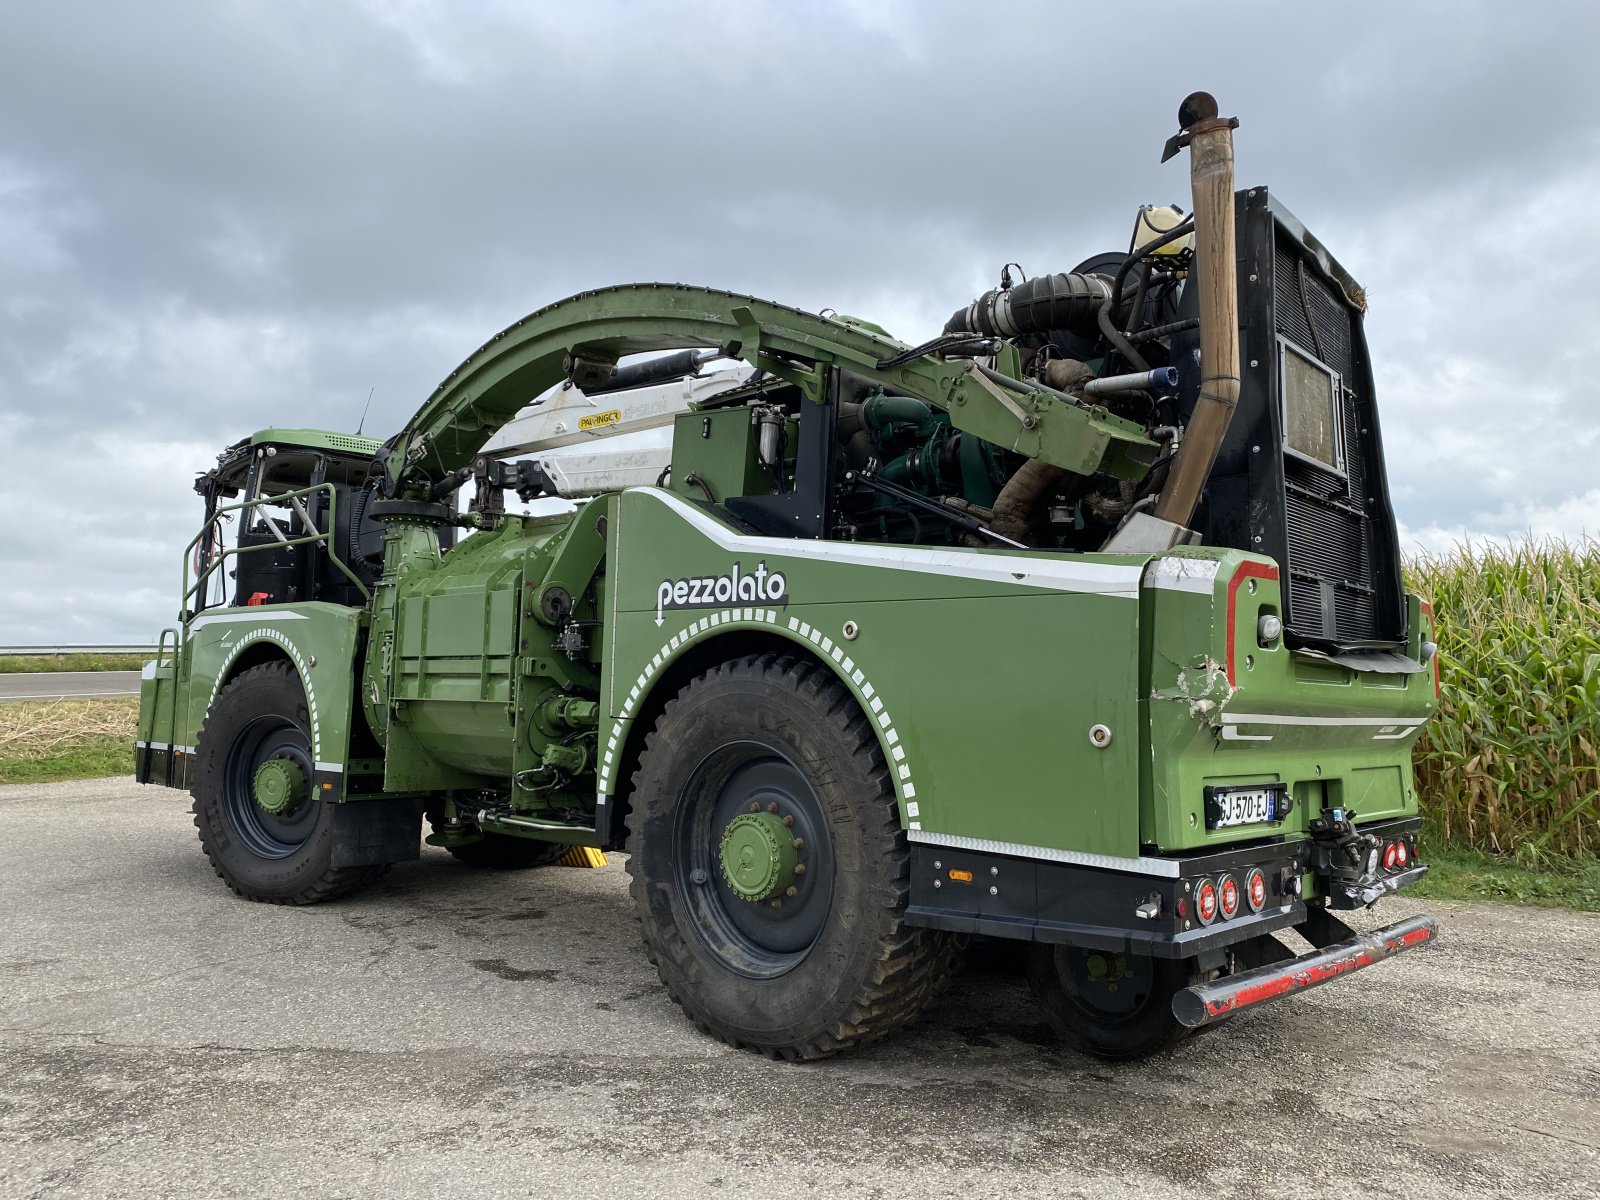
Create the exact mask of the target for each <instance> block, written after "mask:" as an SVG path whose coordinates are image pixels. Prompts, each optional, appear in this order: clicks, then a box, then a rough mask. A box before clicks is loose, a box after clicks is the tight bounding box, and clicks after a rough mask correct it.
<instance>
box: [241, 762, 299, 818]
mask: <svg viewBox="0 0 1600 1200" xmlns="http://www.w3.org/2000/svg"><path fill="white" fill-rule="evenodd" d="M252 786H253V791H254V793H255V801H256V803H257V804H259V805H260V806H261V807H262V809H264V810H265V811H267V812H269V813H271V814H272V815H273V816H275V817H281V816H282V815H283V814H284V813H287V812H290V811H292V810H293V809H295V808H297V807H298V806H299V805H300V802H301V801H303V800H304V799H305V798H306V776H305V772H304V771H302V770H301V769H300V767H299V766H298V765H297V764H296V763H294V762H291V761H290V760H289V759H287V758H269V759H267V761H266V762H264V763H262V764H261V765H260V766H259V767H257V768H256V775H255V781H254V784H253V785H252Z"/></svg>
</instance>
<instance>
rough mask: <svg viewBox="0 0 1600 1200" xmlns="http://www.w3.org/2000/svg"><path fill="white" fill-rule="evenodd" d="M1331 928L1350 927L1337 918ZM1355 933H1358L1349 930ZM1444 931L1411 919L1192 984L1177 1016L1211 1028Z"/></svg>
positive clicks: (1178, 1001) (1175, 1006)
mask: <svg viewBox="0 0 1600 1200" xmlns="http://www.w3.org/2000/svg"><path fill="white" fill-rule="evenodd" d="M1328 923H1329V924H1330V925H1337V926H1338V927H1339V928H1341V929H1344V928H1345V927H1344V926H1343V925H1342V924H1340V923H1339V922H1336V921H1333V920H1332V919H1331V918H1330V920H1329V922H1328ZM1345 931H1346V932H1349V933H1354V931H1353V930H1348V929H1346V930H1345ZM1437 933H1438V927H1437V926H1436V925H1435V924H1434V920H1433V918H1432V917H1410V918H1408V919H1407V920H1404V921H1400V922H1397V923H1396V924H1394V925H1389V926H1387V927H1385V928H1383V929H1377V930H1374V931H1373V932H1371V933H1367V934H1356V935H1355V936H1353V937H1351V938H1350V940H1348V941H1343V942H1339V943H1338V944H1336V945H1331V946H1324V947H1323V948H1322V949H1320V950H1313V951H1312V952H1311V953H1310V954H1302V955H1301V956H1300V957H1299V958H1296V959H1292V960H1290V961H1289V962H1281V963H1271V964H1269V965H1267V966H1264V967H1257V968H1256V969H1255V970H1253V971H1241V972H1240V973H1239V974H1237V975H1227V976H1224V977H1223V978H1221V979H1215V980H1212V981H1210V982H1209V983H1196V984H1191V985H1190V986H1189V987H1186V988H1184V989H1183V990H1182V991H1180V992H1179V993H1178V994H1177V995H1175V996H1174V997H1173V998H1172V1014H1173V1016H1175V1017H1177V1018H1178V1021H1179V1022H1180V1023H1181V1024H1183V1025H1187V1026H1188V1027H1189V1028H1191V1029H1198V1028H1200V1027H1201V1026H1202V1025H1209V1024H1211V1023H1212V1022H1213V1021H1220V1020H1222V1018H1224V1017H1227V1016H1231V1015H1232V1014H1234V1013H1236V1012H1239V1011H1240V1010H1241V1009H1245V1008H1250V1007H1252V1006H1254V1005H1257V1004H1264V1003H1266V1002H1267V1001H1268V1000H1277V999H1279V998H1281V997H1283V996H1292V995H1294V994H1295V993H1296V992H1303V991H1306V990H1307V989H1308V988H1314V987H1317V986H1318V985H1319V984H1324V983H1329V982H1331V981H1332V980H1335V979H1338V978H1340V977H1341V976H1344V975H1348V974H1350V973H1351V972H1352V971H1359V970H1361V969H1362V968H1363V967H1370V966H1372V965H1373V964H1374V963H1380V962H1382V961H1383V960H1384V959H1386V958H1393V957H1394V956H1395V955H1396V954H1399V953H1400V952H1401V951H1403V950H1410V949H1412V948H1413V947H1416V946H1423V945H1426V944H1427V943H1429V942H1431V941H1433V939H1434V936H1435V934H1437Z"/></svg>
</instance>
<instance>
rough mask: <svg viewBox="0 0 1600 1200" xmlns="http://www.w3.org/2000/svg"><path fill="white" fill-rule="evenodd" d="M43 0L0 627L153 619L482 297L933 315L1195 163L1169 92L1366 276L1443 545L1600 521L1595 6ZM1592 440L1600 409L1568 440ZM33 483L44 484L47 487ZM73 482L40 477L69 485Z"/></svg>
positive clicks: (9, 165) (1105, 228)
mask: <svg viewBox="0 0 1600 1200" xmlns="http://www.w3.org/2000/svg"><path fill="white" fill-rule="evenodd" d="M1199 14H1200V10H1198V9H1196V8H1195V7H1194V6H1183V5H1172V6H1162V5H1153V6H1152V5H1146V6H1140V7H1139V9H1138V12H1137V14H1135V13H1134V12H1133V11H1132V10H1130V9H1125V8H1122V7H1120V6H1101V5H1094V6H1090V5H1068V4H1057V3H1038V4H1020V3H1016V4H994V5H989V6H986V7H984V9H983V10H982V13H981V15H975V10H974V9H973V8H972V7H971V6H970V5H954V4H928V3H918V4H910V3H905V4H868V3H864V2H863V3H858V4H844V3H839V4H824V3H757V2H754V0H741V2H737V3H736V2H731V0H730V2H727V3H706V4H701V5H665V4H661V5H656V4H639V3H600V2H589V3H584V4H573V5H565V6H557V5H528V4H511V3H504V4H499V3H482V4H444V3H438V4H429V3H425V2H418V3H410V4H400V5H386V4H379V3H376V2H375V0H374V2H373V3H370V4H358V3H345V4H339V3H332V2H318V3H309V2H308V3H271V4H268V3H262V4H243V3H214V4H205V5H194V4H182V5H177V4H173V5H161V4H148V3H147V4H141V5H123V4H114V3H107V4H100V5H92V4H79V5H72V4H59V5H48V6H46V5H29V6H18V7H15V8H13V9H12V10H11V11H9V12H8V14H7V17H6V23H5V35H4V37H3V39H0V271H3V272H4V275H5V279H4V286H3V288H0V435H3V436H4V438H5V441H4V443H3V444H4V445H5V446H6V460H7V461H6V471H5V472H4V476H3V479H0V522H4V526H3V527H4V528H7V529H10V530H17V531H20V530H23V529H24V528H26V529H27V531H28V532H27V533H26V535H24V534H23V533H22V532H17V533H15V534H13V535H12V536H9V537H8V538H7V540H6V543H5V552H4V561H5V563H6V565H7V567H8V568H9V570H8V576H9V577H10V578H11V579H12V580H17V579H27V580H29V581H31V585H32V586H31V587H27V588H24V589H22V592H21V593H18V592H17V591H16V590H15V589H13V590H12V592H11V594H10V595H8V596H7V599H6V600H4V601H0V641H26V640H35V639H38V640H53V639H68V638H74V637H79V638H83V639H100V638H111V637H115V638H128V639H141V638H144V637H146V636H148V634H149V631H150V629H151V628H152V627H154V626H156V625H158V624H160V623H161V621H162V618H163V617H167V616H169V615H170V610H171V608H172V607H173V603H174V600H173V597H172V595H171V594H169V589H170V592H175V590H176V589H175V585H174V584H173V583H172V582H171V578H172V577H174V576H175V575H176V569H177V568H176V561H177V552H178V550H179V549H180V548H181V546H182V545H183V543H184V542H185V541H187V539H188V537H189V536H190V535H191V534H192V532H193V531H192V528H190V525H191V523H192V521H193V520H194V515H195V508H194V502H193V497H192V496H191V495H189V494H188V492H187V487H188V480H189V477H190V475H191V473H192V472H193V471H194V470H197V469H200V468H202V467H203V466H205V465H206V462H207V460H208V458H209V456H210V455H211V454H213V453H215V450H216V448H218V447H220V445H221V444H223V443H224V442H226V441H229V440H232V439H233V438H236V437H238V436H240V435H241V434H243V433H245V432H247V431H248V430H250V429H252V428H256V427H259V426H261V425H265V424H268V423H283V424H313V425H331V426H335V427H350V426H353V424H354V422H355V420H356V417H357V414H358V413H359V411H360V407H361V403H362V401H363V400H364V398H365V396H366V395H367V392H368V390H369V389H372V390H373V391H374V393H375V399H374V402H373V409H372V415H371V417H369V419H368V428H369V430H376V431H378V432H380V433H387V432H389V431H391V430H392V429H393V428H394V427H395V426H397V425H398V424H399V423H400V422H401V421H403V420H404V419H405V417H406V416H407V415H408V414H409V413H410V411H411V410H412V409H413V408H414V407H415V405H416V404H417V403H419V402H420V401H421V399H422V398H424V397H425V396H426V394H427V393H428V391H429V390H430V389H431V388H432V386H433V384H434V383H435V382H436V381H437V380H438V379H439V378H440V377H442V376H443V375H444V374H445V373H447V372H448V371H449V369H450V368H451V367H452V366H453V365H454V364H455V362H457V361H458V360H459V359H460V358H461V357H463V356H464V355H465V354H466V353H467V352H469V351H470V350H471V349H472V348H473V347H474V346H476V345H478V344H479V343H481V342H482V341H483V340H484V339H485V338H486V337H487V336H488V335H489V334H490V333H492V332H493V331H494V330H495V329H497V328H499V327H501V326H503V325H504V324H506V323H507V322H509V321H511V320H513V319H515V318H516V317H518V316H520V315H521V314H522V313H523V312H526V311H528V310H530V309H532V308H535V307H538V306H540V305H542V304H544V303H547V302H548V301H550V300H552V299H554V298H557V297H559V296H562V295H565V294H568V293H570V292H573V291H576V290H579V289H582V288H587V287H593V286H596V285H601V284H606V283H612V282H618V281H624V280H632V279H672V280H687V281H694V282H705V283H711V284H714V285H718V286H725V287H731V288H735V289H739V290H748V291H753V292H756V293H758V294H765V295H771V296H773V297H775V298H777V299H781V300H785V301H787V302H789V303H794V304H797V305H799V306H802V307H807V308H819V307H821V306H823V305H832V306H835V307H837V308H839V309H842V310H844V311H851V312H859V313H861V314H862V315H866V316H871V317H874V318H875V319H879V320H882V321H883V322H884V323H886V324H888V325H889V326H890V327H891V328H892V329H893V330H895V331H896V332H897V333H899V334H900V335H901V336H904V337H908V338H914V337H918V336H921V335H923V334H926V333H927V332H929V331H930V330H931V329H932V328H936V327H937V325H938V324H939V322H941V321H942V319H943V317H944V316H945V315H946V314H948V312H949V311H950V310H951V309H952V308H954V307H955V306H956V305H957V304H958V303H960V302H962V301H964V300H966V299H969V298H970V297H971V295H972V294H973V293H975V292H976V291H978V290H981V289H982V288H984V287H987V286H989V285H990V284H991V283H992V281H993V279H994V277H995V273H996V270H997V268H998V266H999V264H1000V263H1001V262H1003V261H1006V260H1011V259H1015V260H1018V261H1021V262H1022V263H1023V264H1024V265H1025V266H1027V267H1028V268H1029V269H1031V270H1034V271H1046V270H1060V269H1066V268H1068V267H1070V266H1072V265H1073V264H1074V263H1076V262H1077V261H1079V260H1080V259H1082V258H1084V257H1087V256H1088V255H1089V254H1091V253H1094V252H1096V251H1099V250H1102V249H1107V248H1111V247H1113V246H1115V245H1117V244H1118V243H1120V242H1123V241H1124V239H1125V238H1126V236H1127V228H1128V225H1129V222H1130V219H1131V211H1132V208H1133V207H1134V206H1135V205H1136V204H1138V203H1141V202H1146V201H1151V200H1160V201H1167V200H1177V201H1179V202H1186V201H1187V196H1186V180H1185V177H1184V174H1183V169H1182V165H1181V163H1174V164H1168V165H1166V166H1162V165H1160V164H1159V163H1158V162H1157V158H1158V155H1159V150H1160V144H1161V141H1162V140H1163V139H1164V138H1165V136H1166V135H1167V134H1168V133H1169V132H1171V129H1172V127H1173V125H1174V117H1173V113H1174V111H1175V106H1176V102H1177V100H1178V99H1180V98H1181V97H1182V95H1183V94H1184V93H1185V92H1187V91H1189V90H1191V89H1192V88H1194V87H1197V86H1204V87H1209V88H1210V89H1211V90H1213V91H1215V92H1217V94H1218V95H1219V97H1220V98H1221V101H1222V103H1223V106H1224V108H1225V110H1226V111H1228V112H1232V113H1237V114H1238V115H1239V116H1240V117H1241V119H1242V121H1243V126H1242V128H1241V130H1240V133H1239V167H1240V181H1241V183H1254V182H1270V183H1271V184H1272V186H1273V187H1274V189H1275V191H1277V192H1278V193H1279V194H1280V195H1281V196H1283V197H1285V198H1286V199H1287V200H1288V202H1289V203H1290V205H1291V207H1293V208H1294V209H1295V210H1296V211H1297V212H1298V213H1299V214H1300V216H1301V217H1302V218H1303V219H1305V220H1306V222H1307V223H1308V224H1309V225H1310V226H1311V227H1312V228H1313V229H1315V230H1317V231H1318V233H1319V234H1320V235H1321V236H1322V237H1323V238H1324V240H1325V241H1327V242H1328V243H1329V244H1330V245H1332V246H1333V247H1335V249H1336V252H1337V253H1338V254H1339V255H1340V257H1341V258H1342V259H1344V260H1345V261H1346V263H1347V265H1348V266H1350V267H1351V269H1352V270H1353V271H1354V272H1355V273H1356V274H1357V275H1358V277H1360V278H1361V279H1362V280H1363V282H1365V283H1366V284H1367V286H1368V288H1369V290H1370V291H1371V294H1372V297H1373V310H1372V314H1371V317H1370V321H1369V335H1370V337H1371V340H1372V343H1373V348H1374V353H1375V356H1376V358H1377V361H1378V362H1379V364H1380V382H1381V384H1382V386H1383V388H1384V392H1383V399H1384V402H1385V422H1386V429H1387V431H1388V435H1389V439H1390V443H1391V474H1392V475H1393V477H1394V480H1395V486H1396V492H1397V496H1398V499H1399V507H1400V513H1401V516H1402V519H1403V521H1404V522H1405V523H1406V525H1407V526H1408V527H1409V528H1410V529H1412V530H1414V531H1417V535H1418V536H1419V538H1421V539H1422V540H1424V541H1428V542H1429V543H1430V544H1431V543H1436V542H1437V541H1438V540H1439V539H1441V538H1444V537H1447V536H1449V535H1452V534H1454V535H1463V534H1467V533H1474V532H1477V533H1507V532H1513V531H1515V530H1516V529H1519V528H1523V527H1529V526H1531V527H1534V528H1537V529H1540V530H1543V531H1565V532H1577V530H1578V529H1579V528H1581V527H1582V526H1583V524H1584V523H1585V522H1586V521H1587V522H1588V523H1589V526H1590V527H1591V528H1596V527H1600V492H1596V491H1591V490H1590V489H1591V488H1592V486H1593V485H1592V483H1591V482H1590V472H1589V470H1588V468H1587V466H1586V460H1587V458H1588V457H1589V456H1588V455H1587V454H1585V453H1583V450H1584V448H1585V446H1591V447H1592V435H1590V434H1589V433H1588V428H1589V415H1590V412H1589V410H1590V407H1591V403H1592V401H1593V399H1594V394H1595V386H1594V384H1593V383H1592V382H1591V381H1590V380H1589V378H1588V374H1587V371H1586V370H1585V363H1584V362H1583V360H1582V358H1581V357H1580V356H1581V355H1582V353H1583V349H1582V348H1584V347H1586V345H1587V343H1588V341H1589V339H1590V337H1591V336H1592V330H1593V328H1594V326H1595V323H1596V321H1597V319H1600V311H1597V308H1596V301H1595V299H1594V296H1595V289H1594V288H1593V287H1592V285H1589V284H1588V283H1587V281H1588V279H1589V278H1590V276H1591V275H1592V269H1593V266H1594V262H1595V259H1596V257H1597V255H1596V252H1595V250H1594V249H1593V248H1592V239H1589V238H1585V237H1582V236H1575V234H1576V233H1577V231H1578V230H1579V229H1581V228H1582V227H1583V221H1584V217H1583V214H1584V213H1586V212H1587V207H1588V205H1589V202H1590V198H1591V197H1592V195H1593V194H1594V192H1595V189H1596V187H1597V186H1600V168H1597V166H1596V163H1597V160H1600V145H1597V142H1596V133H1595V129H1596V124H1595V121H1594V119H1593V113H1592V110H1591V107H1590V105H1591V104H1592V100H1591V97H1590V95H1589V94H1588V93H1589V92H1590V91H1592V89H1591V88H1590V87H1589V83H1588V80H1589V71H1588V66H1587V62H1586V61H1585V59H1586V53H1587V50H1588V48H1589V47H1592V45H1594V44H1595V41H1596V38H1595V34H1596V21H1595V18H1594V17H1593V16H1591V15H1590V10H1589V8H1587V7H1586V6H1583V5H1578V4H1573V5H1523V6H1518V7H1517V8H1516V9H1514V10H1513V9H1508V8H1505V7H1503V6H1494V7H1491V6H1487V5H1461V4H1450V5H1445V4H1437V5H1432V4H1414V5H1403V6H1402V5H1392V4H1381V5H1380V4H1372V5H1364V4H1345V5H1338V6H1325V7H1319V9H1318V10H1317V11H1315V12H1313V11H1311V10H1310V9H1309V8H1307V7H1306V6H1288V5H1270V4H1264V3H1261V4H1234V5H1208V6H1205V9H1204V19H1199ZM1585 439H1590V440H1589V441H1586V440H1585ZM41 501H47V502H48V503H47V504H46V506H45V507H44V508H41V506H40V505H41ZM47 514H48V515H47Z"/></svg>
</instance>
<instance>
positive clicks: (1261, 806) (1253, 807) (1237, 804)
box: [1206, 785, 1287, 829]
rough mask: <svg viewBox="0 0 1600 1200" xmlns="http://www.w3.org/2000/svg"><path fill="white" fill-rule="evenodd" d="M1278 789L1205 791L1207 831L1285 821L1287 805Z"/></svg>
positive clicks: (1280, 790) (1219, 789) (1279, 788)
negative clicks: (1284, 803) (1283, 804)
mask: <svg viewBox="0 0 1600 1200" xmlns="http://www.w3.org/2000/svg"><path fill="white" fill-rule="evenodd" d="M1282 795H1283V789H1282V786H1281V785H1280V786H1278V787H1237V788H1207V789H1206V828H1207V829H1231V828H1233V827H1234V826H1235V825H1265V824H1267V823H1269V822H1272V821H1278V820H1282V819H1283V813H1284V811H1285V809H1286V807H1287V806H1284V807H1280V804H1281V797H1282Z"/></svg>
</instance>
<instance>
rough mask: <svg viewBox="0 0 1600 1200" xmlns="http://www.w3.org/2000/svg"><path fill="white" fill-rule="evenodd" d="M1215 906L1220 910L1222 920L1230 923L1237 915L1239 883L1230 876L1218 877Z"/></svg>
mask: <svg viewBox="0 0 1600 1200" xmlns="http://www.w3.org/2000/svg"><path fill="white" fill-rule="evenodd" d="M1217 904H1218V906H1219V907H1220V908H1221V909H1222V917H1223V920H1225V921H1231V920H1233V918H1234V917H1237V916H1238V915H1239V881H1238V880H1237V879H1235V878H1234V877H1233V876H1232V875H1221V876H1218V878H1217Z"/></svg>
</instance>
